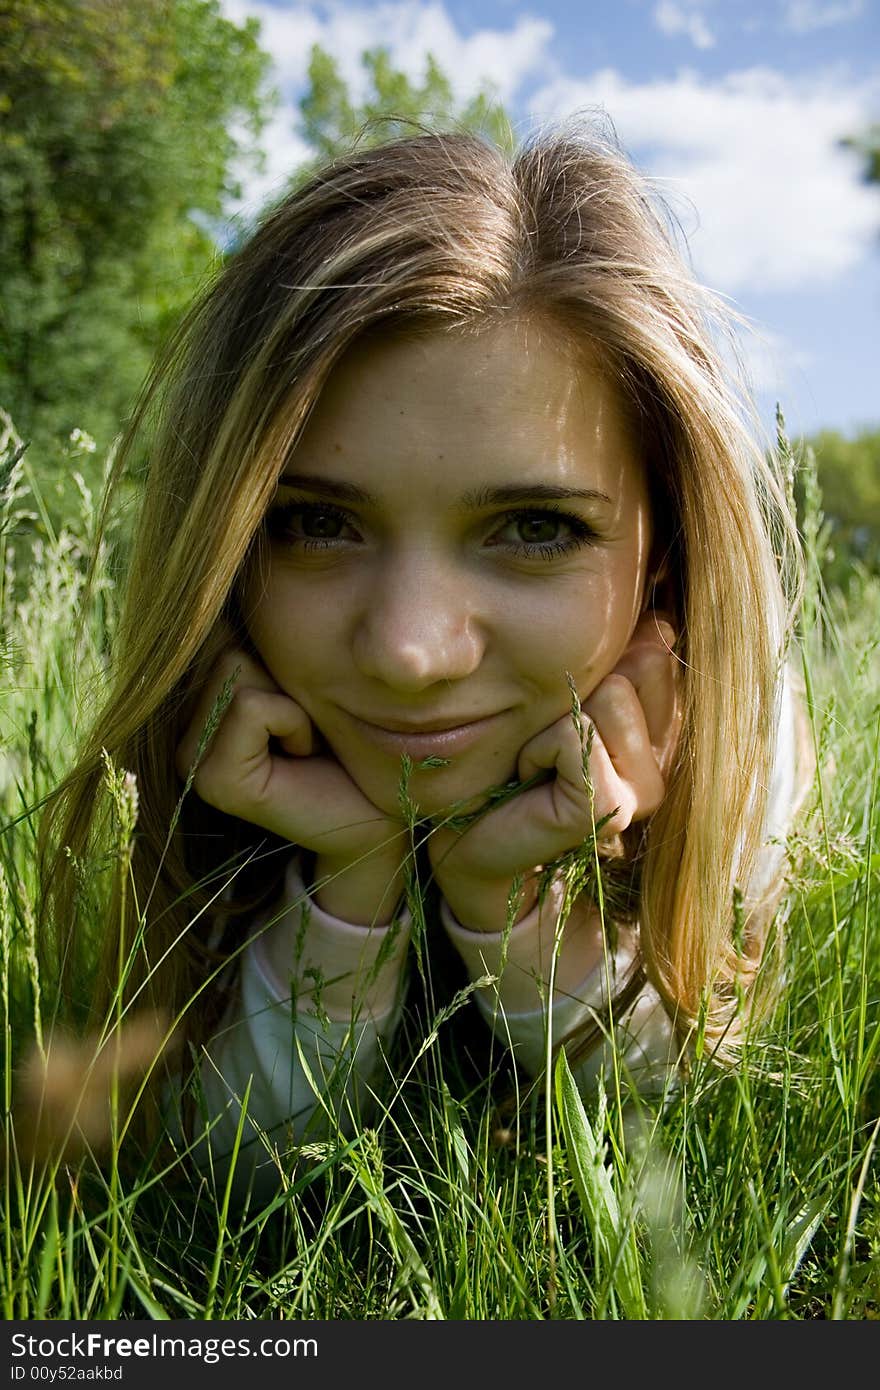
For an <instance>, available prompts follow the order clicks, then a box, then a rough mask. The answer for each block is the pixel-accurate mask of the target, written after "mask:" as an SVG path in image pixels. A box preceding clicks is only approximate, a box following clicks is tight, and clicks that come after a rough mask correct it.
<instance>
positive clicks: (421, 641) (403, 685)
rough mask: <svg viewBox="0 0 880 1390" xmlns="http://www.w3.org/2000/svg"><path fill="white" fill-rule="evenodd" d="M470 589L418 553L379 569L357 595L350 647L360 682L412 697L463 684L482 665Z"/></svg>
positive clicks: (480, 637)
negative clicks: (357, 614) (368, 681)
mask: <svg viewBox="0 0 880 1390" xmlns="http://www.w3.org/2000/svg"><path fill="white" fill-rule="evenodd" d="M473 600H474V593H473V582H472V580H470V579H469V576H468V575H466V574H464V573H461V572H457V571H456V570H455V568H454V567H453V566H450V565H449V564H444V563H441V562H439V561H437V560H432V559H431V557H430V556H429V555H427V554H426V553H424V552H422V553H420V554H418V555H415V556H412V557H411V558H410V559H409V560H407V559H406V558H405V557H401V558H400V559H398V560H397V561H396V562H394V561H392V562H389V563H387V564H385V565H383V566H382V569H381V571H380V573H378V574H377V575H376V576H375V581H374V583H373V584H372V585H370V586H369V587H368V590H367V591H366V592H365V593H364V595H363V596H362V605H361V608H360V617H359V620H358V622H357V627H356V631H355V634H354V641H353V644H352V645H353V657H354V662H355V665H356V666H357V668H358V670H359V671H360V672H361V674H362V675H365V676H369V677H370V678H371V679H373V680H378V681H381V682H382V683H383V684H384V685H386V686H388V687H389V688H390V689H394V690H399V691H402V692H406V693H407V694H415V693H416V692H418V691H420V690H425V689H427V688H428V687H429V686H431V685H433V684H434V683H435V682H437V681H453V680H462V679H463V678H464V677H465V676H469V675H471V674H472V673H473V672H474V671H475V670H476V669H477V667H478V666H479V665H480V662H481V661H482V658H483V652H484V649H485V635H484V631H483V629H482V625H481V624H480V623H479V621H478V618H477V614H476V612H475V606H474V602H473Z"/></svg>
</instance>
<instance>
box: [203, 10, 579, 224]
mask: <svg viewBox="0 0 880 1390" xmlns="http://www.w3.org/2000/svg"><path fill="white" fill-rule="evenodd" d="M221 6H222V10H223V13H224V15H225V16H226V17H227V18H228V19H231V20H234V21H235V23H237V24H243V23H244V21H245V20H246V19H248V18H256V19H258V20H259V21H260V44H261V46H262V47H263V48H264V49H265V50H266V51H267V52H268V53H269V54H271V56H272V60H273V65H274V72H273V81H274V82H275V85H276V86H277V87H278V88H279V89H280V91H281V95H282V99H283V104H282V106H281V108H280V110H279V111H278V113H277V114H276V116H275V117H274V119H273V120H272V122H271V124H270V125H269V126H268V128H267V129H266V130H265V131H264V133H263V136H262V145H263V148H264V150H265V152H266V171H265V173H264V174H263V175H261V176H259V177H253V176H250V177H249V178H248V180H247V187H246V196H245V198H244V199H243V201H242V204H241V205H239V208H236V209H232V211H238V210H240V207H241V206H244V207H246V208H247V209H248V210H249V211H255V210H256V209H257V208H259V206H260V205H261V204H262V203H263V202H264V201H265V200H266V198H268V197H271V196H272V195H274V194H277V193H279V192H281V191H282V190H283V188H284V186H285V184H286V182H287V179H288V178H289V176H290V174H291V172H292V171H293V170H294V169H296V168H297V166H298V165H300V164H302V163H303V161H304V160H305V159H307V158H308V157H309V153H310V151H309V149H308V147H307V146H306V145H305V143H304V141H303V140H302V138H301V137H300V136H299V135H298V134H297V116H298V112H297V110H296V105H295V104H296V102H297V100H298V98H299V97H300V96H301V95H302V93H303V91H304V90H305V86H306V82H307V74H308V65H309V56H310V53H311V49H312V45H313V44H316V43H317V44H320V45H321V47H322V48H324V49H326V51H327V52H328V53H330V54H332V55H333V57H334V58H335V60H336V62H337V64H338V66H339V70H340V73H341V74H342V76H343V78H344V79H345V81H346V82H347V83H348V86H349V90H350V92H351V94H352V96H353V97H354V99H355V100H359V99H361V98H362V97H363V96H364V95H365V90H366V74H365V72H364V69H363V65H362V63H361V55H362V54H363V52H364V51H365V49H368V48H376V47H379V46H382V47H385V48H387V49H388V50H389V52H390V55H391V60H392V62H393V63H394V65H395V66H396V67H398V68H400V69H402V70H403V72H405V73H406V74H407V76H408V77H410V78H411V79H413V80H414V81H421V80H422V79H423V78H424V75H425V62H426V58H427V55H428V54H429V53H430V54H432V55H433V57H434V58H435V59H436V60H437V62H438V64H439V65H440V67H441V69H442V70H443V72H444V73H445V74H446V76H447V77H448V78H449V80H450V82H451V84H452V89H453V92H454V93H455V96H456V98H457V99H458V100H459V101H466V100H467V99H468V98H469V97H472V96H474V95H476V93H477V92H478V91H479V89H480V88H481V87H482V86H484V85H485V84H486V83H489V84H490V85H491V86H493V87H494V88H495V90H496V93H497V95H498V98H499V100H500V101H501V102H502V103H503V104H505V105H508V106H509V105H511V104H512V103H513V101H514V99H515V98H516V97H517V95H518V94H519V92H520V89H521V87H522V85H523V83H524V82H525V81H526V80H527V79H532V80H533V81H534V80H537V79H538V78H545V79H546V78H547V77H548V75H549V74H550V73H551V72H552V71H554V67H553V65H552V64H551V62H550V60H549V57H548V49H549V44H550V40H551V39H552V37H553V33H554V29H553V25H552V24H551V23H550V22H549V21H548V20H545V19H534V18H529V17H526V16H522V17H519V18H517V19H516V20H515V22H514V23H513V25H512V26H511V27H510V28H509V29H479V30H477V31H476V32H475V33H473V34H469V35H467V36H464V35H462V34H460V33H459V32H458V30H457V29H456V27H455V25H454V23H453V21H452V20H451V19H450V17H449V14H448V13H447V11H446V9H445V8H444V6H443V5H442V4H440V3H435V2H434V0H430V2H429V3H423V2H422V0H382V2H381V3H379V4H374V5H369V4H366V3H364V4H355V5H351V4H347V3H341V2H340V3H331V4H329V5H327V4H319V3H314V4H311V5H310V4H296V5H280V6H279V5H272V4H269V3H268V0H221Z"/></svg>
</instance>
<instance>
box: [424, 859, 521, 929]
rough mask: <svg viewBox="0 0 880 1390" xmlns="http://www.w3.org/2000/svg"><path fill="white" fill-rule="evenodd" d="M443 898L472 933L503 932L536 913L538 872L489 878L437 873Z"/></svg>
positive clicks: (457, 919)
mask: <svg viewBox="0 0 880 1390" xmlns="http://www.w3.org/2000/svg"><path fill="white" fill-rule="evenodd" d="M435 877H436V880H437V885H438V887H439V889H440V892H441V893H442V895H443V899H444V901H445V903H446V904H447V906H448V908H449V910H450V911H451V913H452V915H453V917H455V919H456V921H458V922H460V923H461V925H462V926H463V927H467V929H468V931H473V932H502V931H504V929H505V927H506V926H507V925H508V922H512V923H513V925H516V923H517V922H519V921H521V920H522V919H523V918H524V917H526V916H528V914H529V913H530V912H531V911H533V909H534V907H535V904H536V902H537V900H538V872H537V870H532V871H531V872H529V873H527V874H523V875H520V876H518V877H517V876H515V875H510V876H509V877H507V876H505V877H503V878H498V879H487V878H485V877H483V876H481V875H477V874H466V873H461V872H458V873H451V874H450V873H446V874H437V873H435Z"/></svg>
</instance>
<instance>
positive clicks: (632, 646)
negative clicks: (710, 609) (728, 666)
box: [614, 613, 682, 771]
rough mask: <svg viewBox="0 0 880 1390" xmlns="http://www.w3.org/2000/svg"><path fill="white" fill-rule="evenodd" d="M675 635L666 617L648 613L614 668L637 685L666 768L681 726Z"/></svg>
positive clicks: (654, 745)
mask: <svg viewBox="0 0 880 1390" xmlns="http://www.w3.org/2000/svg"><path fill="white" fill-rule="evenodd" d="M674 636H675V634H674V630H673V628H672V626H671V624H670V623H668V622H667V621H666V619H664V618H661V617H659V616H658V615H657V614H653V613H652V614H648V615H647V616H646V617H645V618H643V619H642V620H641V621H640V622H639V624H638V626H637V627H636V630H635V632H634V633H633V636H632V639H631V641H630V643H629V645H628V646H627V649H626V651H625V652H624V653H623V655H622V656H621V657H620V659H619V661H618V662H617V665H616V666H615V668H614V669H615V672H617V673H618V674H620V675H622V676H625V677H626V678H627V680H629V681H630V683H631V684H632V686H633V687H634V688H635V691H636V694H637V696H638V698H639V702H640V704H641V706H642V709H643V710H644V713H645V721H646V723H647V727H648V737H649V739H650V741H651V746H652V748H653V749H654V752H655V754H656V756H657V760H658V763H659V764H660V766H661V767H662V768H663V769H664V771H665V770H666V767H667V766H668V762H669V760H670V756H671V753H672V752H673V751H674V748H675V745H676V743H677V740H678V733H679V730H680V726H681V699H680V684H681V671H682V664H681V661H680V660H679V658H678V657H677V656H676V655H675V653H674V652H673V650H672V645H673V641H674Z"/></svg>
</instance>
